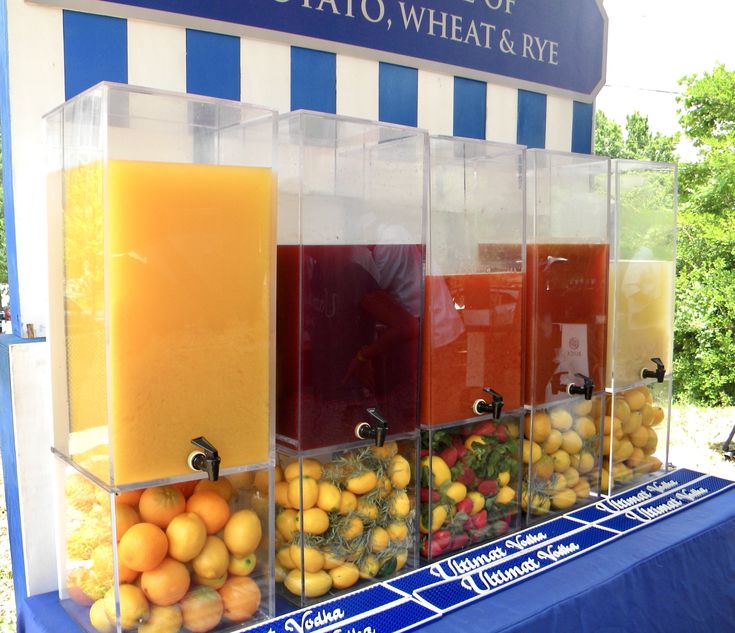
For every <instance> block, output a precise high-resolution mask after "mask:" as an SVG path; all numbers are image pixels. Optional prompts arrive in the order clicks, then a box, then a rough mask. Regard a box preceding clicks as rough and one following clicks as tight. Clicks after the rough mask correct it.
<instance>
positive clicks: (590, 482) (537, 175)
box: [521, 150, 610, 521]
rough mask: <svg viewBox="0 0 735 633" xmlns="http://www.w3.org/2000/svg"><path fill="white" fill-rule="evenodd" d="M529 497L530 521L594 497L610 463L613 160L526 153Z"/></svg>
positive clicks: (524, 501) (525, 446)
mask: <svg viewBox="0 0 735 633" xmlns="http://www.w3.org/2000/svg"><path fill="white" fill-rule="evenodd" d="M527 167H528V171H527V182H526V187H527V189H526V191H527V198H526V199H527V228H526V230H527V233H526V271H527V286H526V288H527V303H526V305H527V319H526V325H527V329H526V341H527V348H526V349H527V354H526V380H525V401H526V405H527V407H528V412H527V413H526V415H525V420H524V441H523V461H524V464H525V468H526V473H525V478H524V485H523V491H522V497H521V505H522V508H523V509H524V510H525V511H526V516H527V518H528V520H530V521H533V520H538V519H541V518H545V517H547V516H549V515H553V514H555V513H558V512H562V511H565V510H567V509H569V508H571V507H573V506H575V505H577V504H582V503H584V502H586V501H588V500H589V499H590V498H591V496H592V495H595V494H596V493H597V492H598V489H599V488H598V485H599V477H600V468H601V464H602V461H603V458H602V452H601V451H602V446H601V435H602V434H604V433H605V429H604V425H605V424H606V422H605V417H604V388H605V386H604V381H605V349H606V343H607V299H608V288H607V286H608V266H609V252H610V249H609V242H608V235H609V232H610V220H609V217H610V213H609V160H608V159H607V158H601V157H596V156H586V155H577V154H568V153H562V152H552V151H546V150H529V151H528V152H527Z"/></svg>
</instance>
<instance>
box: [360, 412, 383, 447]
mask: <svg viewBox="0 0 735 633" xmlns="http://www.w3.org/2000/svg"><path fill="white" fill-rule="evenodd" d="M367 412H368V414H369V415H370V416H371V417H372V418H373V419H374V420H375V422H374V423H372V424H371V423H369V422H360V423H359V424H358V425H357V426H356V427H355V435H356V436H357V437H358V438H360V439H361V440H375V446H378V447H380V446H383V444H385V437H386V435H387V434H388V420H386V419H385V418H384V417H383V415H382V414H381V413H380V411H378V410H377V409H376V408H375V407H370V408H369V409H367Z"/></svg>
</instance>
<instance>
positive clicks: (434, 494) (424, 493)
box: [419, 487, 441, 503]
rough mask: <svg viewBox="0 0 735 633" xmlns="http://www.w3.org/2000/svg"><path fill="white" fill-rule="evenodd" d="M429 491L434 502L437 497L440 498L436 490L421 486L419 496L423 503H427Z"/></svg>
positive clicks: (436, 500)
mask: <svg viewBox="0 0 735 633" xmlns="http://www.w3.org/2000/svg"><path fill="white" fill-rule="evenodd" d="M430 492H431V500H432V501H433V502H434V503H437V502H438V501H439V499H441V495H440V494H439V493H438V492H437V491H436V490H429V489H428V488H426V487H423V488H421V491H420V493H419V495H420V497H421V501H422V502H423V503H429V493H430Z"/></svg>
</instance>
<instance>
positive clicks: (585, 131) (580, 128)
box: [572, 101, 592, 154]
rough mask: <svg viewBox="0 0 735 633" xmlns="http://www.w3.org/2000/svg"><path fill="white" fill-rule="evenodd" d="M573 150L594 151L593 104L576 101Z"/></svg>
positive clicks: (573, 118) (573, 116)
mask: <svg viewBox="0 0 735 633" xmlns="http://www.w3.org/2000/svg"><path fill="white" fill-rule="evenodd" d="M572 151H573V152H579V153H580V154H591V153H592V104H591V103H582V102H581V101H575V102H574V109H573V110H572Z"/></svg>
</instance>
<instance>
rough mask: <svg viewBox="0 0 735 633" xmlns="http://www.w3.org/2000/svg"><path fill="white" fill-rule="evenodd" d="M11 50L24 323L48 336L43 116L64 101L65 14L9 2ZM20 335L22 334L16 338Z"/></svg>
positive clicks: (17, 231) (22, 318)
mask: <svg viewBox="0 0 735 633" xmlns="http://www.w3.org/2000/svg"><path fill="white" fill-rule="evenodd" d="M7 11H8V24H7V28H8V48H9V91H10V122H11V137H12V138H11V140H12V142H13V148H12V151H13V183H12V186H13V193H14V196H15V231H16V249H17V256H18V284H19V287H20V297H21V300H22V301H23V304H22V310H21V315H20V316H21V320H22V322H23V335H24V336H25V331H26V328H25V325H26V324H29V323H30V324H33V325H34V328H35V334H36V336H43V335H44V333H45V323H46V313H47V310H48V303H47V301H48V297H47V293H48V272H47V261H48V260H47V257H46V189H45V183H46V135H45V131H44V125H43V121H42V117H43V115H44V114H45V113H46V112H48V111H49V110H51V109H53V108H54V107H56V106H58V105H60V104H61V103H63V101H64V72H63V69H64V45H63V27H62V19H61V10H59V9H49V8H47V7H37V6H31V5H29V4H27V3H25V2H8V3H7ZM16 334H21V333H20V332H16Z"/></svg>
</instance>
